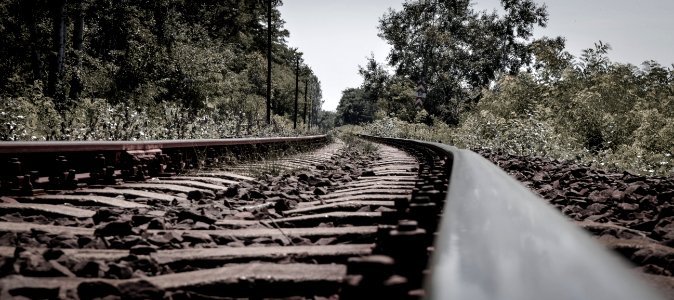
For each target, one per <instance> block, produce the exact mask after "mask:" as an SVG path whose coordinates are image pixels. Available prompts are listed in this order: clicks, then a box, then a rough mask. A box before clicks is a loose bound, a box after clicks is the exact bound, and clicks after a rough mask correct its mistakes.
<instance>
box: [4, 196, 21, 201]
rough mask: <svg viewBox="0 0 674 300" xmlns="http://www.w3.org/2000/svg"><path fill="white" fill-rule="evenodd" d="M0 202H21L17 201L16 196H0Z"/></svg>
mask: <svg viewBox="0 0 674 300" xmlns="http://www.w3.org/2000/svg"><path fill="white" fill-rule="evenodd" d="M0 203H19V202H18V201H16V199H14V198H10V197H5V196H0Z"/></svg>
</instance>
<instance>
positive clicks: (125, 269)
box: [105, 263, 133, 279]
mask: <svg viewBox="0 0 674 300" xmlns="http://www.w3.org/2000/svg"><path fill="white" fill-rule="evenodd" d="M131 276H133V270H132V269H131V268H130V267H129V266H128V265H126V264H122V263H109V264H108V272H107V273H106V274H105V277H106V278H112V279H129V278H131Z"/></svg>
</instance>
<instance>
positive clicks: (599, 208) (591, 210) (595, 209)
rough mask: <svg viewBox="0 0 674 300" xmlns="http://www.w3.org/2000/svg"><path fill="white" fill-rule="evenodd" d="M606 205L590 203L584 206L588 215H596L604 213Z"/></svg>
mask: <svg viewBox="0 0 674 300" xmlns="http://www.w3.org/2000/svg"><path fill="white" fill-rule="evenodd" d="M606 208H608V206H606V205H604V204H601V203H592V204H590V205H589V206H588V207H587V208H586V214H588V215H598V214H602V213H604V211H606Z"/></svg>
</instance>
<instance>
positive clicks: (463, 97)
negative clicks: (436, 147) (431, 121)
mask: <svg viewBox="0 0 674 300" xmlns="http://www.w3.org/2000/svg"><path fill="white" fill-rule="evenodd" d="M501 4H502V6H503V9H504V11H505V13H504V14H503V16H499V15H498V14H497V13H496V12H491V13H487V12H476V11H474V10H473V9H472V2H471V1H470V0H443V1H437V0H436V1H427V0H425V1H406V2H405V3H403V9H402V10H400V11H394V10H390V11H389V12H388V13H387V14H385V15H384V16H383V17H382V18H381V19H380V24H379V30H380V33H379V36H380V37H382V38H383V39H385V40H386V41H387V42H388V43H389V44H391V46H392V50H391V52H390V54H389V57H388V62H389V64H390V65H391V66H393V67H395V71H396V75H399V76H405V77H408V78H409V79H411V80H413V81H415V82H421V81H423V82H425V83H426V86H427V89H428V91H427V97H426V99H425V101H424V108H425V109H426V110H427V111H428V112H429V113H431V114H433V115H436V116H438V117H440V118H441V119H442V120H444V121H445V122H447V123H451V124H456V123H457V122H458V115H459V112H460V109H461V106H462V105H464V103H466V102H471V101H472V102H476V101H479V98H480V97H481V93H480V90H481V89H482V88H483V87H486V86H487V85H488V84H489V83H490V82H491V81H492V80H494V79H495V78H496V76H497V75H498V74H500V73H510V74H515V73H517V72H518V71H519V70H520V68H521V67H522V66H524V65H527V64H529V63H530V62H531V48H530V47H528V43H529V39H530V38H531V36H532V34H533V27H534V26H535V25H539V26H545V25H546V22H547V12H546V9H545V6H539V5H536V4H535V3H534V1H533V0H502V1H501Z"/></svg>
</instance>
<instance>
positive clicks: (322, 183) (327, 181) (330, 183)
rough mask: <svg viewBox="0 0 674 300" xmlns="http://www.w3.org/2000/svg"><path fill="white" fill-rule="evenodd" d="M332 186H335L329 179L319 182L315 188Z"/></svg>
mask: <svg viewBox="0 0 674 300" xmlns="http://www.w3.org/2000/svg"><path fill="white" fill-rule="evenodd" d="M332 185H333V183H332V181H330V180H329V179H323V180H320V181H318V182H317V183H316V184H314V186H317V187H324V186H332Z"/></svg>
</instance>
